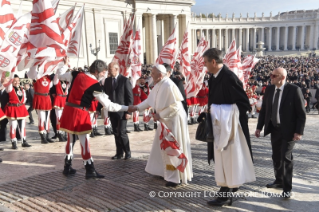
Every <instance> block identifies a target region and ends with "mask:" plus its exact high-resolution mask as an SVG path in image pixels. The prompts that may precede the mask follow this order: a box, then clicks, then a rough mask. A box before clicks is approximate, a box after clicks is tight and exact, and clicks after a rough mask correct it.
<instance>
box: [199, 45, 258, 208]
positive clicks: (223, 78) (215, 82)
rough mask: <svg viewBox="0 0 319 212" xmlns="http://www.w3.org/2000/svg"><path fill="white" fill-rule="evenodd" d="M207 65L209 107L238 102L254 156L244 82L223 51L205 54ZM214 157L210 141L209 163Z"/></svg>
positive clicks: (226, 201) (220, 202) (226, 200)
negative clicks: (228, 65) (226, 61)
mask: <svg viewBox="0 0 319 212" xmlns="http://www.w3.org/2000/svg"><path fill="white" fill-rule="evenodd" d="M203 57H204V62H205V66H206V67H207V70H208V72H209V73H211V77H210V78H209V81H208V86H209V95H208V108H210V105H212V104H236V105H237V107H238V110H239V122H240V124H241V127H242V130H243V133H244V135H245V138H246V141H247V145H248V148H249V150H250V154H251V156H252V151H251V144H250V136H249V128H248V116H247V112H248V111H249V110H251V107H250V103H249V100H248V97H247V95H246V92H245V91H244V89H243V84H242V82H241V81H240V80H239V79H238V77H237V76H236V75H235V74H234V73H233V72H232V71H231V70H229V68H228V67H227V66H226V65H224V64H223V55H222V51H220V50H218V49H216V48H211V49H208V50H207V51H206V52H205V53H204V54H203ZM212 159H214V144H213V143H208V163H210V161H211V160H212ZM237 190H238V188H237V189H236V188H232V189H230V188H228V187H221V188H220V190H219V192H235V191H237ZM231 201H232V200H231V199H230V198H227V197H221V198H220V197H218V198H217V199H215V200H212V201H209V202H208V204H209V205H214V206H223V205H226V204H228V205H229V204H231Z"/></svg>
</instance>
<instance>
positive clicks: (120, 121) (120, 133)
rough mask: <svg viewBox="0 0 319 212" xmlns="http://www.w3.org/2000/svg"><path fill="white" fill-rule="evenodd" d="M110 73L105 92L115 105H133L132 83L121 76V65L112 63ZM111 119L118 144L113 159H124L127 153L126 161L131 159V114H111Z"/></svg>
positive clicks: (109, 67)
mask: <svg viewBox="0 0 319 212" xmlns="http://www.w3.org/2000/svg"><path fill="white" fill-rule="evenodd" d="M108 71H109V75H110V77H108V78H106V79H105V82H104V88H103V90H104V92H105V93H106V94H107V95H108V96H109V98H110V100H111V101H112V102H114V103H117V104H121V105H125V106H129V105H133V99H134V98H133V90H132V85H131V82H130V80H129V79H128V78H126V77H125V76H123V75H121V74H119V65H118V64H117V63H110V64H109V66H108ZM109 117H110V120H111V124H112V129H113V132H114V137H115V144H116V154H115V156H113V157H112V159H113V160H117V159H121V158H123V153H125V157H124V159H125V160H127V159H130V158H131V150H130V142H129V138H128V136H127V132H126V127H127V119H129V118H131V113H128V112H109Z"/></svg>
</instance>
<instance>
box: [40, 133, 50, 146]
mask: <svg viewBox="0 0 319 212" xmlns="http://www.w3.org/2000/svg"><path fill="white" fill-rule="evenodd" d="M40 137H41V144H47V143H49V142H48V141H47V137H46V135H45V134H44V133H40Z"/></svg>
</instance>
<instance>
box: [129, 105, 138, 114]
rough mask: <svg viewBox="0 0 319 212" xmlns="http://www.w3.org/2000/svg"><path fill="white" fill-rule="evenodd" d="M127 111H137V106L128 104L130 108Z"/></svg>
mask: <svg viewBox="0 0 319 212" xmlns="http://www.w3.org/2000/svg"><path fill="white" fill-rule="evenodd" d="M127 111H128V112H129V113H132V112H135V111H137V107H136V106H134V105H130V106H128V110H127Z"/></svg>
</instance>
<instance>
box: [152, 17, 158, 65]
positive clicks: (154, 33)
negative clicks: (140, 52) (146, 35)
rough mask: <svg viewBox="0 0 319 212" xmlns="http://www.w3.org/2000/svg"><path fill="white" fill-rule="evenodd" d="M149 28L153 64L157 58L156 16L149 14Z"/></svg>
mask: <svg viewBox="0 0 319 212" xmlns="http://www.w3.org/2000/svg"><path fill="white" fill-rule="evenodd" d="M150 18H151V28H152V36H151V45H152V48H153V49H152V50H153V51H152V52H153V54H152V58H151V63H153V64H154V63H155V61H156V59H157V57H158V48H157V29H156V28H157V27H156V14H151V17H150Z"/></svg>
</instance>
